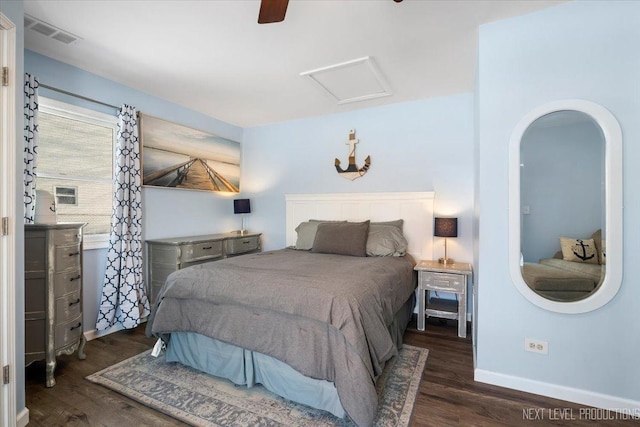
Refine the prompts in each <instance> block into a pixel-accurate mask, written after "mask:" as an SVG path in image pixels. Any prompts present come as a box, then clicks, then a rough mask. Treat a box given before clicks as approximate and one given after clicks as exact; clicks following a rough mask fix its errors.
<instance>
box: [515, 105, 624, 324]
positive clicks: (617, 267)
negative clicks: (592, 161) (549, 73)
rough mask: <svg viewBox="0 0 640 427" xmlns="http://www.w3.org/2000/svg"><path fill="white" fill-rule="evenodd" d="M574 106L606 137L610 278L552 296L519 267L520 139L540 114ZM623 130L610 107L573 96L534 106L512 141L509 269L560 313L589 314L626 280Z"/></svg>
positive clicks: (526, 291)
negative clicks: (582, 292)
mask: <svg viewBox="0 0 640 427" xmlns="http://www.w3.org/2000/svg"><path fill="white" fill-rule="evenodd" d="M565 110H574V111H579V112H582V113H585V114H587V115H589V116H590V117H591V118H592V119H593V120H594V121H595V122H596V123H597V124H598V126H600V129H601V130H602V134H603V136H604V141H605V191H606V195H605V204H606V206H605V213H606V218H605V227H606V232H605V236H606V237H605V239H606V241H607V264H606V273H605V279H604V281H603V282H602V284H601V285H600V286H599V287H598V288H597V289H596V290H595V292H593V293H591V294H590V295H589V296H588V297H586V298H584V299H581V300H577V301H568V302H561V301H553V300H549V299H547V298H545V297H543V296H540V295H538V294H537V293H536V292H534V291H533V290H532V289H531V288H530V287H529V286H528V285H527V284H526V283H525V281H524V278H523V277H522V273H521V268H520V254H521V241H520V240H521V236H520V234H521V233H520V231H521V230H520V227H521V223H520V218H521V212H520V206H521V201H520V142H521V140H522V137H523V136H524V133H525V132H526V131H527V129H528V128H529V126H530V125H531V124H533V122H535V121H536V120H537V119H539V118H540V117H542V116H545V115H547V114H551V113H554V112H558V111H565ZM622 185H623V181H622V130H621V129H620V124H619V123H618V121H617V120H616V118H615V117H614V116H613V114H611V112H609V111H608V110H607V109H606V108H604V107H602V106H601V105H598V104H596V103H594V102H591V101H585V100H581V99H568V100H561V101H555V102H551V103H548V104H545V105H542V106H540V107H538V108H535V109H534V110H532V111H531V112H529V113H528V114H527V115H526V116H524V117H523V118H522V120H520V122H518V124H517V126H516V127H515V129H514V130H513V133H512V134H511V139H510V140H509V271H510V273H511V279H512V280H513V282H514V284H515V286H516V288H517V289H518V291H520V293H521V294H522V295H523V296H524V297H525V298H526V299H527V300H529V301H530V302H531V303H533V304H535V305H537V306H538V307H541V308H544V309H546V310H549V311H553V312H556V313H567V314H574V313H586V312H589V311H593V310H596V309H598V308H600V307H602V306H603V305H605V304H606V303H608V302H609V301H611V299H613V297H614V296H615V295H616V293H617V292H618V290H619V289H620V286H621V285H622V257H623V254H622V239H623V235H622V220H623V214H622V209H623V204H622V194H623V193H622Z"/></svg>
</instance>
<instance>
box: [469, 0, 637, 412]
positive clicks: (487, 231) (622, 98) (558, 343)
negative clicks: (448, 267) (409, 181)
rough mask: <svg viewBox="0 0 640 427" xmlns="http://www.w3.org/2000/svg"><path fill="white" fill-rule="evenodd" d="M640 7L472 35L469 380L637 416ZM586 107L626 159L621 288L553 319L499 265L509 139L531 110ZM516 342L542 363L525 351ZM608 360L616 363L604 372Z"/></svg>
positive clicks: (553, 14) (625, 5)
mask: <svg viewBox="0 0 640 427" xmlns="http://www.w3.org/2000/svg"><path fill="white" fill-rule="evenodd" d="M638 16H640V3H638V2H625V1H589V2H584V1H577V2H568V3H563V4H561V5H558V6H555V7H552V8H549V9H544V10H542V11H539V12H536V13H532V14H529V15H525V16H521V17H517V18H511V19H507V20H503V21H498V22H495V23H491V24H487V25H484V26H482V27H481V28H480V44H479V46H480V50H479V67H478V69H479V81H478V82H479V88H478V116H477V120H478V126H479V139H478V146H479V159H478V179H479V182H478V184H477V185H478V193H477V198H478V201H479V237H478V243H479V246H478V258H479V268H480V269H481V275H480V276H479V283H478V292H479V298H478V300H479V307H478V310H479V313H478V316H479V318H478V324H479V328H480V329H479V331H478V347H477V369H476V379H478V380H480V381H484V382H490V383H493V384H497V385H502V386H505V387H510V388H516V389H520V390H524V391H529V392H533V393H538V394H543V395H546V396H550V397H557V398H560V399H564V400H570V401H574V402H577V403H581V404H585V405H592V406H600V407H608V408H619V409H622V408H628V409H635V410H640V386H639V384H640V369H638V361H637V354H638V353H639V352H640V340H639V339H638V336H639V334H638V327H637V324H638V323H637V313H638V310H639V307H640V306H639V305H638V301H640V286H638V285H637V280H635V266H636V265H638V263H640V247H638V239H637V236H638V235H640V224H638V222H637V221H634V219H635V218H638V217H639V216H640V196H639V195H638V192H637V191H633V188H634V186H635V182H637V181H638V179H640V176H639V174H640V172H638V169H637V167H636V166H635V165H634V161H635V160H633V159H637V158H640V144H638V143H637V141H639V140H640V120H638V118H639V117H640V85H639V83H638V82H639V80H638V76H639V75H640V62H639V61H638V58H639V57H640V25H638ZM574 98H578V99H585V100H589V101H593V102H596V103H598V104H600V105H602V106H604V107H605V108H607V109H608V110H609V111H611V112H612V113H613V115H614V116H615V117H616V118H617V120H618V121H619V123H620V125H621V127H622V131H623V150H624V170H623V180H624V189H625V192H624V217H623V229H624V254H623V264H624V271H623V277H624V278H623V283H622V287H621V288H620V291H619V292H618V294H617V295H616V296H615V297H614V298H613V300H611V301H610V302H609V303H608V304H607V305H605V306H604V307H602V308H600V309H598V310H595V311H592V312H588V313H584V314H577V315H571V314H559V313H552V312H548V311H545V310H543V309H541V308H539V307H537V306H534V305H532V304H531V303H529V302H528V301H527V300H525V299H524V297H523V296H522V295H521V294H520V293H519V292H518V291H517V290H516V288H515V286H514V284H513V283H512V281H511V278H510V275H509V266H508V236H509V230H508V227H507V226H506V224H508V141H509V138H510V136H511V132H512V131H513V129H514V127H515V126H516V124H517V123H518V122H519V121H520V119H521V118H522V117H523V116H524V115H525V114H527V113H528V112H529V111H531V110H532V109H534V108H535V107H537V106H539V105H542V104H545V103H547V102H551V101H556V100H559V99H574ZM526 337H530V338H535V339H539V340H544V341H547V342H548V343H549V354H548V355H545V356H541V355H538V354H534V353H530V352H525V351H524V339H525V338H526ZM611 361H615V363H611Z"/></svg>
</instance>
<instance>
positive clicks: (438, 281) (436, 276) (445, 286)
mask: <svg viewBox="0 0 640 427" xmlns="http://www.w3.org/2000/svg"><path fill="white" fill-rule="evenodd" d="M420 282H421V283H420V286H421V287H422V288H424V289H431V290H438V291H444V292H458V293H460V292H464V290H465V289H464V286H465V277H464V276H463V275H460V274H448V273H433V272H423V271H421V272H420Z"/></svg>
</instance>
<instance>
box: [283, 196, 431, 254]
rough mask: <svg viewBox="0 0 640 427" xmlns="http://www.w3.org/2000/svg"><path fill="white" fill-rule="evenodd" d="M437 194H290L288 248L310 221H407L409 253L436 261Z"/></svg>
mask: <svg viewBox="0 0 640 427" xmlns="http://www.w3.org/2000/svg"><path fill="white" fill-rule="evenodd" d="M434 197H435V192H433V191H429V192H417V193H416V192H412V193H328V194H286V195H285V200H286V203H287V246H293V245H295V244H296V238H297V235H296V231H295V228H296V227H297V226H298V224H300V223H301V222H304V221H308V220H309V219H326V220H338V219H339V220H347V221H366V220H368V219H369V220H371V221H392V220H395V219H403V220H404V226H403V232H404V235H405V237H406V239H407V241H408V243H409V253H410V254H411V255H413V256H414V257H415V258H416V259H417V260H420V259H433V199H434Z"/></svg>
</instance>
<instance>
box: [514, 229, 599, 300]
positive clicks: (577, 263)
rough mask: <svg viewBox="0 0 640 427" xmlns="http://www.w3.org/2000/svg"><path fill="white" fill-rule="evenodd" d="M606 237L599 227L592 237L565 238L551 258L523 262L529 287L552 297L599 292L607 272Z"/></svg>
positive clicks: (575, 297)
mask: <svg viewBox="0 0 640 427" xmlns="http://www.w3.org/2000/svg"><path fill="white" fill-rule="evenodd" d="M604 242H605V241H604V240H602V231H601V230H598V231H596V232H595V233H593V234H592V235H591V236H590V238H584V239H582V238H579V239H570V238H562V240H561V245H560V246H561V248H562V249H561V250H559V251H557V252H556V253H555V254H554V256H553V257H552V258H541V259H540V260H539V261H538V262H537V263H536V262H523V264H522V277H523V279H524V281H525V282H526V283H527V285H528V286H529V288H531V290H533V291H534V292H536V293H537V294H539V295H541V296H544V297H545V298H548V299H550V300H553V301H564V302H567V301H578V300H581V299H584V298H587V297H588V296H589V295H590V294H591V293H592V292H596V291H597V290H598V287H599V286H600V285H601V284H602V282H603V281H604V278H605V273H606V252H605V243H604Z"/></svg>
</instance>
